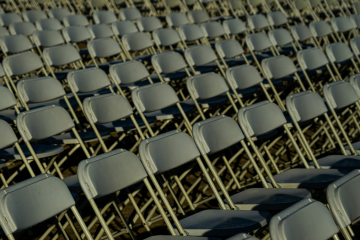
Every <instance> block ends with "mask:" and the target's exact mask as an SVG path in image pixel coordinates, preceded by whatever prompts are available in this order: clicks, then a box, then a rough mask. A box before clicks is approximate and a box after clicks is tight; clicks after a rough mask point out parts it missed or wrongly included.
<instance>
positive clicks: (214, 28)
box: [201, 22, 226, 38]
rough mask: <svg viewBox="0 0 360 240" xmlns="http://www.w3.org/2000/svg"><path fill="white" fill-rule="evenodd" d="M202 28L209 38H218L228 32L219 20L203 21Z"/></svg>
mask: <svg viewBox="0 0 360 240" xmlns="http://www.w3.org/2000/svg"><path fill="white" fill-rule="evenodd" d="M201 28H202V29H203V32H204V33H205V36H206V37H208V38H217V37H221V36H224V35H225V34H226V32H225V29H224V27H223V26H222V25H221V24H220V23H219V22H206V23H202V24H201Z"/></svg>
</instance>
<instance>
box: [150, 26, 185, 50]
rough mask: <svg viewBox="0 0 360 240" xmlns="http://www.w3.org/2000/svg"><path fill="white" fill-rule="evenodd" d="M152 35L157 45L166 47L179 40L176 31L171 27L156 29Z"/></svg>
mask: <svg viewBox="0 0 360 240" xmlns="http://www.w3.org/2000/svg"><path fill="white" fill-rule="evenodd" d="M152 35H153V38H154V41H155V43H156V44H157V45H159V46H165V47H167V46H171V45H174V44H178V43H179V42H181V39H180V36H179V34H178V32H177V31H176V30H175V29H172V28H161V29H157V30H155V31H154V32H153V34H152Z"/></svg>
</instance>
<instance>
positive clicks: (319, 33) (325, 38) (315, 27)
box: [309, 21, 337, 49]
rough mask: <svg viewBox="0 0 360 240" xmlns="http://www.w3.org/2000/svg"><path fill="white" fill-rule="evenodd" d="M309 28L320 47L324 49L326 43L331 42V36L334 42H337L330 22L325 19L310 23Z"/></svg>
mask: <svg viewBox="0 0 360 240" xmlns="http://www.w3.org/2000/svg"><path fill="white" fill-rule="evenodd" d="M309 28H310V31H311V33H312V35H313V37H314V39H315V40H316V41H317V45H318V47H319V48H322V49H324V48H325V45H326V44H330V39H329V36H331V39H332V40H333V41H334V42H337V39H336V38H335V36H334V32H333V30H332V28H331V26H330V24H329V23H327V22H325V21H317V22H312V23H310V24H309Z"/></svg>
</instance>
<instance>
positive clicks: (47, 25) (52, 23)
mask: <svg viewBox="0 0 360 240" xmlns="http://www.w3.org/2000/svg"><path fill="white" fill-rule="evenodd" d="M35 25H36V28H37V29H38V30H55V31H60V30H61V29H62V28H63V26H62V25H61V22H60V21H59V20H58V19H56V18H44V19H39V20H37V21H36V22H35Z"/></svg>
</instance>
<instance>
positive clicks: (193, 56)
mask: <svg viewBox="0 0 360 240" xmlns="http://www.w3.org/2000/svg"><path fill="white" fill-rule="evenodd" d="M184 55H185V59H186V61H187V62H188V64H189V65H190V66H196V67H198V66H203V65H205V64H208V63H211V62H214V61H215V60H217V59H218V58H217V56H216V54H215V52H214V50H213V49H212V48H211V47H209V46H207V45H198V46H192V47H189V48H187V49H185V53H184Z"/></svg>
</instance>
